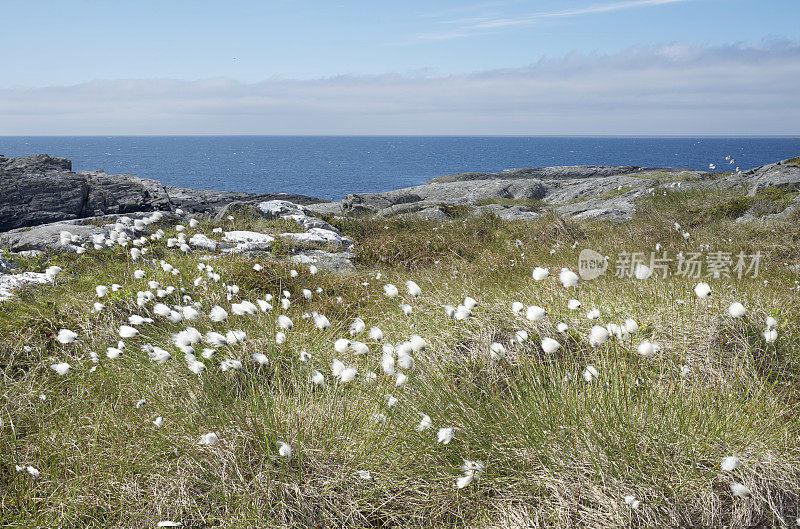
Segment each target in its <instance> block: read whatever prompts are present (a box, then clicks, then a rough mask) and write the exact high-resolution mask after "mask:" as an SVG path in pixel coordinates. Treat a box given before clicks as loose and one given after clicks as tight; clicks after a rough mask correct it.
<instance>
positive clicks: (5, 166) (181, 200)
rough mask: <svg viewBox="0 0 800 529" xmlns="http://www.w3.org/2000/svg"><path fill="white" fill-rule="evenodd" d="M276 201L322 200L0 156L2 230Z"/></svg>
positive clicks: (35, 158) (59, 160)
mask: <svg viewBox="0 0 800 529" xmlns="http://www.w3.org/2000/svg"><path fill="white" fill-rule="evenodd" d="M275 198H280V199H286V200H291V201H292V202H297V203H300V204H312V203H316V202H321V201H320V200H319V199H315V198H312V197H307V196H304V195H288V194H285V193H266V194H252V193H241V192H233V191H205V190H199V191H198V190H193V189H185V188H179V187H172V186H164V185H162V184H161V182H158V181H157V180H152V179H148V178H139V177H136V176H133V175H109V174H106V173H104V172H102V171H82V172H80V173H75V172H73V171H72V162H70V160H68V159H66V158H57V157H52V156H48V155H46V154H38V155H35V156H25V157H21V158H6V157H5V156H0V231H7V230H12V229H15V228H22V227H26V226H35V225H39V224H46V223H51V222H58V221H65V220H74V219H82V218H88V217H97V216H101V215H110V214H129V213H136V212H146V211H172V210H175V209H178V208H180V209H183V210H185V211H188V212H195V213H210V212H214V211H216V210H218V209H220V208H222V207H224V206H225V205H226V204H228V203H230V202H232V201H244V202H250V203H255V202H261V201H264V200H271V199H275Z"/></svg>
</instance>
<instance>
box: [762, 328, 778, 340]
mask: <svg viewBox="0 0 800 529" xmlns="http://www.w3.org/2000/svg"><path fill="white" fill-rule="evenodd" d="M762 336H763V337H764V341H765V342H767V343H775V341H777V340H778V331H776V330H775V329H765V330H764V333H763V334H762Z"/></svg>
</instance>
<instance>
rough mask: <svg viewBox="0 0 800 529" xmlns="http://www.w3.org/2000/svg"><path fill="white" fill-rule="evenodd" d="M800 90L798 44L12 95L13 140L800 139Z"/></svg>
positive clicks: (8, 115) (0, 124)
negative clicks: (464, 69) (441, 72)
mask: <svg viewBox="0 0 800 529" xmlns="http://www.w3.org/2000/svg"><path fill="white" fill-rule="evenodd" d="M797 86H800V43H798V42H789V41H783V42H773V43H766V44H760V45H729V46H720V47H712V48H707V47H699V46H688V45H674V44H672V45H666V46H660V47H656V48H648V49H639V50H628V51H626V52H623V53H618V54H614V55H581V54H572V55H567V56H565V57H561V58H558V59H542V60H540V61H539V62H537V63H536V64H533V65H531V66H528V67H524V68H512V69H505V70H489V71H481V72H473V73H468V74H453V75H445V76H432V75H425V74H417V75H399V74H386V75H377V76H341V77H331V78H323V79H316V80H291V79H271V80H266V81H263V82H259V83H240V82H236V81H232V80H230V79H208V80H204V81H180V80H117V81H104V82H93V83H86V84H82V85H75V86H59V87H49V88H22V87H16V88H2V89H0V115H2V116H3V119H2V120H0V135H27V134H45V135H47V134H98V135H105V134H800V99H798V98H797V97H796V88H797ZM1 147H2V141H1V140H0V152H2V148H1Z"/></svg>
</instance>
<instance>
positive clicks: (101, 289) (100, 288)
mask: <svg viewBox="0 0 800 529" xmlns="http://www.w3.org/2000/svg"><path fill="white" fill-rule="evenodd" d="M94 291H95V292H96V293H97V297H98V298H102V297H104V296H105V295H106V294H108V287H107V286H105V285H97V286H96V287H94Z"/></svg>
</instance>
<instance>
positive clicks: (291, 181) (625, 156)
mask: <svg viewBox="0 0 800 529" xmlns="http://www.w3.org/2000/svg"><path fill="white" fill-rule="evenodd" d="M39 153H46V154H50V155H53V156H65V157H67V158H70V159H72V165H73V169H74V170H75V171H82V170H98V169H102V170H105V171H106V172H107V173H131V174H135V175H137V176H141V177H147V178H155V179H157V180H160V181H161V182H163V183H165V184H170V185H175V186H182V187H191V188H195V189H222V190H233V191H249V192H254V193H259V192H263V193H267V192H286V193H299V194H303V195H310V196H315V197H319V198H326V199H331V200H338V199H340V198H343V197H344V196H345V195H347V194H348V193H356V192H377V191H388V190H391V189H397V188H401V187H407V186H412V185H417V184H421V183H424V182H425V181H427V180H429V179H431V178H434V177H437V176H441V175H444V174H451V173H461V172H465V171H486V172H495V171H501V170H503V169H513V168H518V167H539V166H548V165H583V164H587V165H640V166H658V167H680V168H688V169H702V170H705V169H708V164H710V163H714V164H716V166H717V170H718V171H727V170H733V167H734V166H733V165H729V164H728V162H727V161H726V160H725V156H727V155H732V156H733V157H734V159H735V160H736V165H738V166H739V167H740V168H741V169H742V170H746V169H751V168H753V167H756V166H759V165H763V164H765V163H770V162H774V161H777V160H781V159H785V158H791V157H794V156H798V155H800V138H797V137H795V138H719V137H709V138H686V137H681V138H609V137H497V136H493V137H467V136H54V137H44V136H36V137H7V136H6V137H2V136H0V154H3V155H5V156H25V155H29V154H39Z"/></svg>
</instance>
